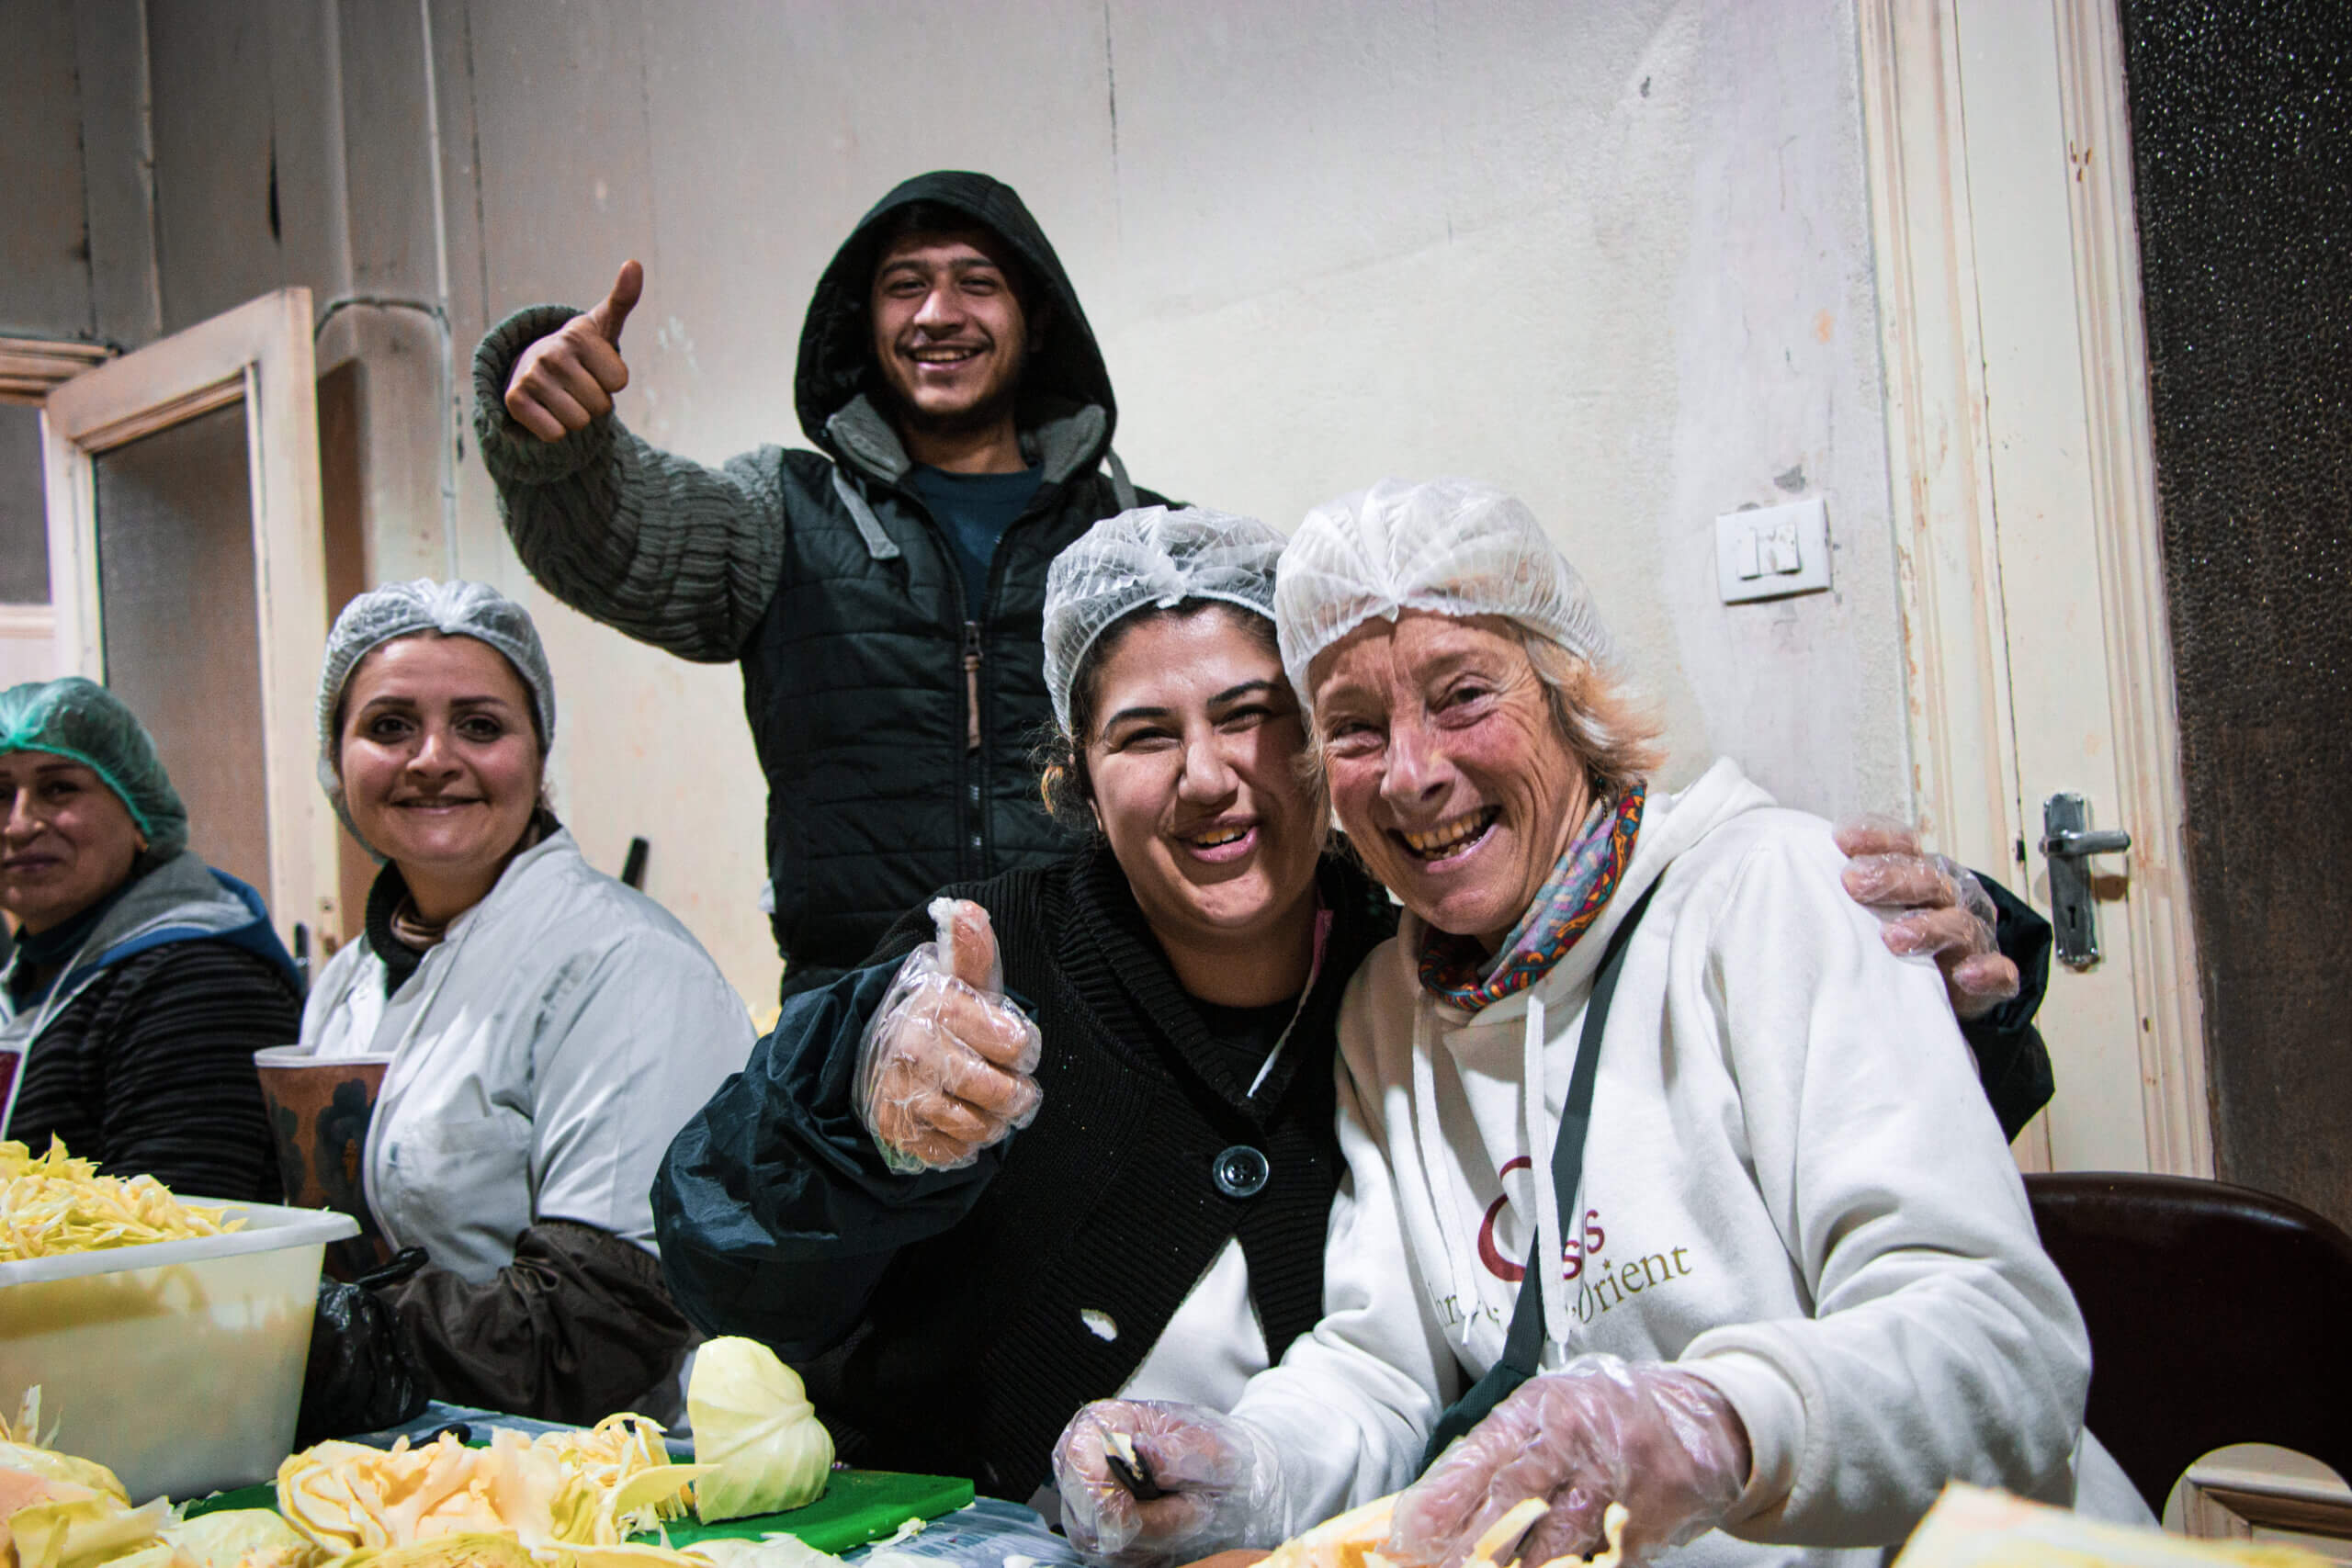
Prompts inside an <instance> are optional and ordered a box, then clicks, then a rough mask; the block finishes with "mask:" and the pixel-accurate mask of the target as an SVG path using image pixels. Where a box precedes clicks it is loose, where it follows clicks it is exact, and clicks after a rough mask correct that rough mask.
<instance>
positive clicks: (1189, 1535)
mask: <svg viewBox="0 0 2352 1568" xmlns="http://www.w3.org/2000/svg"><path fill="white" fill-rule="evenodd" d="M1113 1438H1118V1439H1120V1440H1121V1442H1122V1443H1124V1444H1131V1445H1132V1446H1133V1451H1134V1454H1135V1457H1136V1461H1138V1463H1137V1466H1136V1468H1137V1469H1138V1471H1139V1472H1148V1474H1149V1476H1150V1478H1151V1481H1152V1482H1153V1483H1154V1484H1156V1485H1158V1486H1159V1488H1160V1490H1161V1491H1163V1492H1165V1493H1166V1494H1167V1495H1166V1496H1163V1497H1159V1498H1156V1499H1154V1500H1153V1501H1151V1502H1148V1503H1139V1502H1137V1501H1136V1497H1135V1494H1133V1493H1131V1492H1129V1491H1128V1490H1127V1489H1126V1487H1125V1486H1124V1485H1122V1484H1121V1483H1119V1482H1118V1481H1117V1480H1116V1479H1115V1478H1114V1477H1113V1475H1112V1473H1111V1465H1110V1461H1109V1458H1108V1455H1109V1454H1110V1453H1112V1452H1113V1451H1115V1450H1114V1447H1113ZM1054 1487H1055V1490H1057V1492H1059V1493H1060V1494H1061V1499H1062V1529H1063V1530H1064V1531H1065V1532H1066V1533H1067V1534H1068V1535H1069V1540H1070V1544H1071V1545H1072V1546H1075V1547H1077V1548H1078V1550H1079V1551H1082V1552H1084V1553H1086V1555H1087V1556H1089V1557H1091V1558H1094V1559H1096V1560H1097V1561H1100V1562H1114V1563H1119V1564H1121V1565H1123V1568H1129V1565H1134V1568H1140V1565H1144V1564H1156V1563H1164V1562H1190V1561H1192V1560H1193V1558H1196V1557H1204V1556H1206V1555H1207V1554H1208V1553H1210V1552H1212V1551H1218V1550H1220V1549H1221V1548H1224V1547H1228V1546H1235V1545H1239V1544H1243V1543H1246V1542H1250V1541H1252V1540H1256V1539H1257V1538H1258V1537H1260V1536H1265V1535H1271V1534H1272V1533H1274V1532H1275V1531H1277V1530H1278V1529H1280V1527H1281V1518H1280V1515H1281V1495H1282V1466H1281V1465H1280V1464H1279V1463H1278V1462H1276V1460H1275V1457H1274V1450H1273V1445H1272V1443H1269V1442H1268V1441H1267V1440H1266V1439H1265V1438H1264V1437H1263V1436H1261V1434H1260V1433H1259V1432H1258V1431H1257V1430H1256V1429H1255V1428H1254V1427H1250V1426H1248V1425H1246V1424H1244V1423H1242V1422H1239V1421H1237V1420H1235V1419H1233V1417H1231V1416H1221V1415H1219V1414H1218V1413H1217V1412H1216V1411H1214V1410H1210V1409H1207V1408H1205V1407H1204V1406H1202V1405H1198V1404H1172V1403H1170V1402H1168V1401H1164V1400H1157V1399H1098V1400H1096V1401H1095V1402H1094V1403H1093V1404H1090V1405H1087V1406H1086V1407H1085V1408H1084V1409H1082V1410H1080V1412H1079V1413H1078V1414H1077V1415H1075V1416H1071V1417H1070V1420H1069V1426H1067V1427H1063V1428H1062V1435H1061V1440H1060V1441H1059V1442H1057V1443H1056V1444H1055V1445H1054Z"/></svg>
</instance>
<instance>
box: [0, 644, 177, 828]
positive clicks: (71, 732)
mask: <svg viewBox="0 0 2352 1568" xmlns="http://www.w3.org/2000/svg"><path fill="white" fill-rule="evenodd" d="M10 751H47V752H49V753H51V755H53V756H59V757H71V758H72V759H73V760H74V761H77V762H79V763H81V764H82V765H83V766H84V767H85V768H87V769H89V770H90V771H91V772H92V773H96V774H97V775H98V777H99V778H100V779H101V780H103V781H105V784H106V786H107V788H108V789H110V790H112V791H114V792H115V794H116V795H119V796H121V797H122V804H123V806H124V807H126V808H128V809H129V811H130V819H131V821H133V822H134V823H136V824H138V827H139V831H140V834H141V837H143V838H145V839H146V840H147V847H148V848H149V849H150V850H152V851H153V852H155V853H156V854H158V855H174V854H177V853H179V852H180V851H182V850H184V849H186V848H187V807H185V806H182V805H181V804H180V794H179V791H177V790H175V789H174V788H173V787H172V779H171V775H170V774H169V773H165V772H164V760H163V759H162V758H160V757H158V756H156V755H155V743H154V741H153V740H151V739H148V737H147V727H146V726H145V725H143V724H141V723H140V722H139V716H138V715H137V714H135V713H132V712H131V711H130V709H129V708H127V707H125V706H124V705H122V699H120V698H119V697H118V696H116V695H115V694H113V693H112V692H109V691H107V689H106V688H105V687H104V686H101V685H99V684H98V683H97V682H96V681H89V680H85V679H84V678H83V677H81V676H79V675H67V676H65V677H63V678H62V679H60V680H55V681H28V682H25V683H24V684H23V685H21V686H11V687H9V688H8V689H7V690H6V691H5V692H0V754H5V753H6V752H10Z"/></svg>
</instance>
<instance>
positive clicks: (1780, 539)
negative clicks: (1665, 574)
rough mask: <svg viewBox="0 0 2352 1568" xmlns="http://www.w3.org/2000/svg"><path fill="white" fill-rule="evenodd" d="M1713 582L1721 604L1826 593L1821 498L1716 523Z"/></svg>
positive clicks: (1825, 511)
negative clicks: (1716, 586) (1721, 592)
mask: <svg viewBox="0 0 2352 1568" xmlns="http://www.w3.org/2000/svg"><path fill="white" fill-rule="evenodd" d="M1715 581H1716V583H1717V585H1718V586H1719V587H1720V588H1721V589H1722V590H1723V596H1724V604H1743V603H1745V602H1747V600H1750V599H1785V598H1787V597H1788V596H1789V595H1790V594H1792V593H1820V592H1826V590H1827V589H1828V587H1829V507H1828V505H1827V503H1826V502H1824V501H1823V500H1822V499H1821V497H1819V496H1817V495H1816V496H1814V497H1812V498H1810V499H1809V500H1805V501H1792V502H1788V503H1787V504H1786V505H1782V506H1757V507H1750V508H1749V509H1748V510H1747V511H1745V512H1726V513H1724V514H1723V515H1722V516H1720V517H1718V518H1716V519H1715Z"/></svg>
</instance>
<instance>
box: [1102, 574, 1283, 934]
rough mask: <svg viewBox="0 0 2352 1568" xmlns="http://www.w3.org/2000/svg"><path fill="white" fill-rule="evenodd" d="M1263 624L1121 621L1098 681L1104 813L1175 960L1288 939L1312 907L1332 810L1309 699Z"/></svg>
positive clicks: (1212, 615) (1229, 614) (1222, 615)
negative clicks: (1307, 753) (1309, 722)
mask: <svg viewBox="0 0 2352 1568" xmlns="http://www.w3.org/2000/svg"><path fill="white" fill-rule="evenodd" d="M1255 619H1256V617H1253V616H1250V615H1248V613H1247V612H1245V611H1239V610H1233V609H1227V608H1226V607H1224V606H1222V605H1212V606H1210V607H1208V608H1206V609H1202V610H1197V611H1194V612H1192V613H1189V614H1179V615H1155V616H1151V617H1149V618H1148V619H1145V620H1143V621H1142V622H1140V623H1139V624H1137V625H1135V626H1129V627H1125V628H1124V629H1123V628H1120V627H1115V626H1114V628H1112V630H1111V631H1110V632H1109V633H1107V634H1105V635H1106V637H1115V638H1116V639H1117V640H1116V641H1115V642H1114V643H1113V645H1112V647H1111V649H1110V651H1109V652H1108V653H1107V654H1104V655H1103V656H1101V659H1100V663H1099V665H1098V666H1097V668H1096V669H1095V670H1094V671H1091V694H1092V702H1091V709H1092V722H1091V727H1090V728H1091V734H1090V735H1089V737H1088V738H1087V741H1086V769H1087V777H1088V780H1089V783H1090V784H1091V790H1092V800H1093V807H1094V813H1095V818H1096V819H1097V820H1098V821H1099V822H1100V823H1101V824H1102V828H1103V833H1104V835H1105V836H1106V837H1108V838H1109V840H1111V850H1112V852H1113V853H1114V855H1116V856H1117V857H1118V862H1119V865H1120V867H1121V869H1122V870H1124V871H1125V873H1126V874H1127V881H1128V884H1129V885H1130V886H1132V887H1133V888H1134V889H1135V895H1136V903H1137V904H1139V905H1140V906H1141V907H1142V908H1143V912H1144V916H1145V918H1146V919H1148V921H1149V922H1150V923H1151V927H1152V930H1153V931H1154V932H1155V933H1156V934H1158V935H1159V939H1160V942H1161V943H1162V945H1163V946H1165V947H1168V948H1169V949H1170V951H1171V952H1173V951H1174V950H1176V949H1178V948H1179V947H1183V948H1188V949H1191V950H1193V951H1195V952H1203V953H1207V952H1215V951H1216V950H1218V949H1221V948H1222V949H1229V948H1231V947H1233V946H1234V945H1235V944H1237V943H1246V942H1253V941H1258V940H1261V939H1264V938H1266V937H1268V936H1270V935H1274V934H1277V933H1283V932H1289V931H1291V930H1292V928H1291V926H1290V925H1289V924H1288V922H1290V921H1292V920H1303V919H1305V915H1306V910H1307V909H1309V908H1311V907H1312V906H1311V900H1312V898H1313V896H1314V885H1315V863H1316V859H1317V855H1318V854H1319V853H1320V852H1321V850H1322V843H1323V824H1322V807H1321V802H1320V801H1319V799H1318V798H1317V795H1316V793H1315V791H1314V790H1313V788H1312V787H1311V786H1310V785H1309V784H1307V783H1306V780H1305V779H1304V778H1303V777H1302V776H1301V774H1300V771H1299V765H1298V764H1299V756H1300V751H1301V749H1302V747H1303V746H1304V744H1305V739H1306V737H1305V732H1304V730H1303V728H1301V724H1300V717H1299V711H1298V701H1297V699H1296V698H1295V697H1294V696H1293V695H1292V694H1291V689H1290V684H1289V682H1286V681H1285V680H1283V666H1282V660H1281V659H1280V658H1279V657H1278V656H1277V655H1276V653H1275V652H1274V650H1273V649H1272V647H1271V646H1269V642H1270V638H1269V636H1268V635H1267V634H1268V631H1270V630H1271V628H1267V630H1260V629H1259V627H1257V626H1252V625H1250V624H1249V623H1250V622H1251V621H1254V620H1255ZM1301 929H1303V928H1301Z"/></svg>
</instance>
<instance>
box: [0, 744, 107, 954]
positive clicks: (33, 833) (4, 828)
mask: <svg viewBox="0 0 2352 1568" xmlns="http://www.w3.org/2000/svg"><path fill="white" fill-rule="evenodd" d="M139 849H140V842H139V826H138V824H137V823H136V822H134V821H132V820H131V817H130V807H126V806H125V805H123V803H122V798H121V796H119V795H116V794H115V792H114V791H113V790H111V789H108V788H107V785H106V783H105V781H104V780H102V779H100V778H99V777H98V775H97V774H96V772H94V771H93V770H91V769H89V768H86V767H85V766H83V765H82V764H81V763H79V762H76V761H73V760H72V759H71V758H67V757H59V756H55V755H52V754H51V753H50V752H47V751H10V752H7V753H6V754H5V755H0V909H6V910H7V911H8V912H9V913H10V914H12V915H14V916H16V917H17V919H19V920H21V921H23V922H24V927H25V930H26V931H47V930H48V929H49V928H50V927H51V926H55V925H62V924H63V923H64V922H65V921H67V920H70V919H73V918H74V916H76V915H78V914H80V913H81V912H82V911H83V910H85V909H86V908H89V907H90V906H91V905H93V904H95V903H96V902H97V901H98V900H99V899H100V898H103V897H106V896H107V894H109V893H111V892H113V891H114V890H115V889H116V888H117V887H119V886H121V885H122V883H123V880H124V879H125V878H127V877H128V876H130V867H131V863H133V862H134V861H135V860H136V859H137V858H138V855H139Z"/></svg>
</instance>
